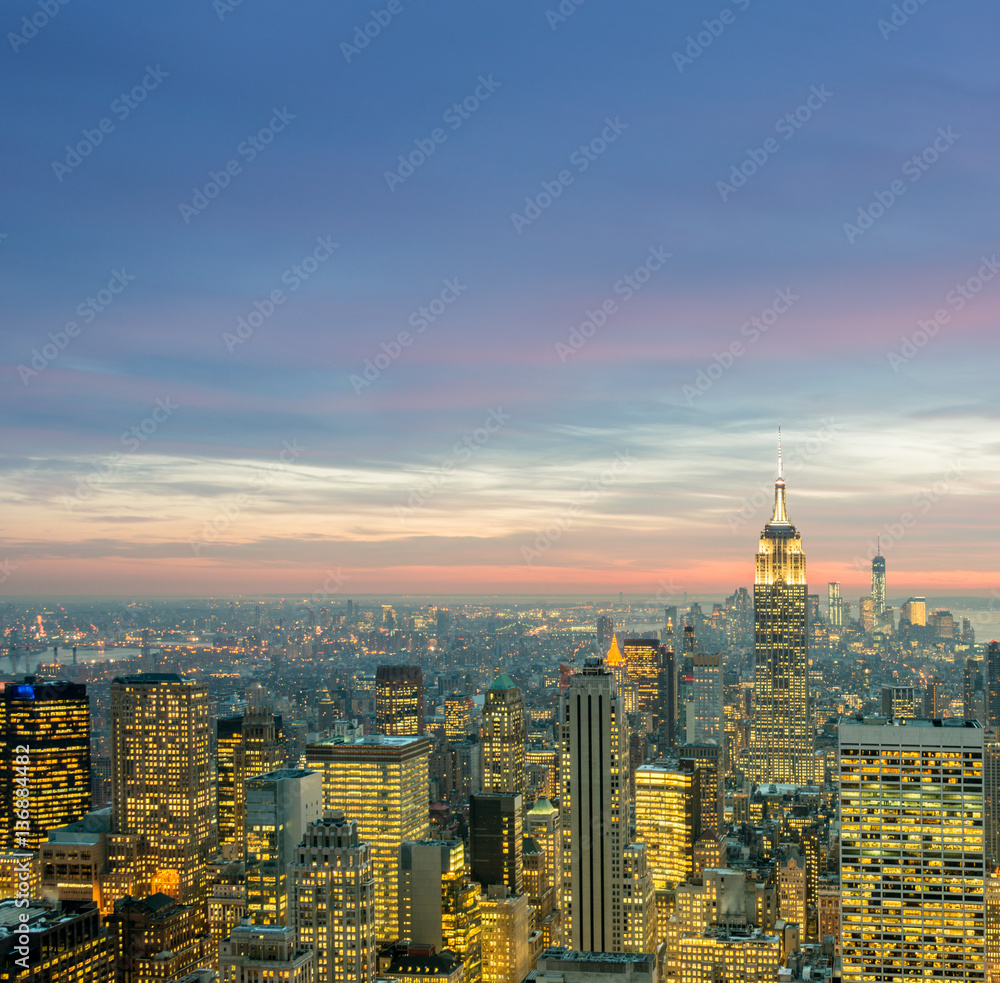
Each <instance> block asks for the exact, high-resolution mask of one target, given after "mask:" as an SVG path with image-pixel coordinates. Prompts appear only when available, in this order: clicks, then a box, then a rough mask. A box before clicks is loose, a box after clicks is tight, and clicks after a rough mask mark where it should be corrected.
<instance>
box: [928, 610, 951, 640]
mask: <svg viewBox="0 0 1000 983" xmlns="http://www.w3.org/2000/svg"><path fill="white" fill-rule="evenodd" d="M927 627H928V629H930V633H931V641H934V642H950V641H952V640H954V638H955V616H954V615H953V614H952V613H951V612H950V611H946V610H944V608H940V609H938V610H937V611H935V612H934V613H933V614H929V615H927Z"/></svg>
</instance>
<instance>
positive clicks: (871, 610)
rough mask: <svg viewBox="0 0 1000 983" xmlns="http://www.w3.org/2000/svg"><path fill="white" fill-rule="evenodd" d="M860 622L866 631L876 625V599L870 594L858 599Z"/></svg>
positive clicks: (862, 628)
mask: <svg viewBox="0 0 1000 983" xmlns="http://www.w3.org/2000/svg"><path fill="white" fill-rule="evenodd" d="M858 622H859V623H860V625H861V630H862V631H863V632H865V633H868V632H870V631H871V630H872V629H873V628H874V627H875V599H874V598H873V597H871V596H870V595H869V596H868V597H862V598H859V599H858Z"/></svg>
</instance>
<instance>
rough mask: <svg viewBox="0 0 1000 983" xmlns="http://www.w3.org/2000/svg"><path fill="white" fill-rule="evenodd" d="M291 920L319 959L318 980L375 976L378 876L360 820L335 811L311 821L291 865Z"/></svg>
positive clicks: (352, 982)
mask: <svg viewBox="0 0 1000 983" xmlns="http://www.w3.org/2000/svg"><path fill="white" fill-rule="evenodd" d="M288 922H289V925H291V926H292V927H293V928H294V929H295V935H296V938H297V940H298V943H299V945H300V946H301V947H302V948H304V949H310V950H312V952H313V955H314V957H315V960H316V981H317V983H372V981H373V980H374V978H375V955H376V947H375V941H376V940H375V880H374V874H373V869H372V858H371V851H370V850H369V848H368V844H367V843H363V842H362V841H361V840H360V839H359V837H358V824H357V823H356V822H354V821H353V820H348V819H345V818H344V814H343V813H342V812H335V813H331V814H330V816H329V817H328V818H326V819H319V820H317V821H315V822H312V823H310V824H309V825H308V827H307V828H306V831H305V835H304V837H303V839H302V843H301V844H300V845H299V846H298V848H297V850H296V857H295V859H294V860H293V861H292V863H291V864H290V865H289V867H288Z"/></svg>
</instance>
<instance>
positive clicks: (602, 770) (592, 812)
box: [560, 658, 631, 952]
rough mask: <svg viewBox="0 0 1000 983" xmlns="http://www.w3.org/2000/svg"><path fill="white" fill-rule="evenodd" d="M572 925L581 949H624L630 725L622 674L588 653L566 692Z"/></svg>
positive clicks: (566, 835)
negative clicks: (621, 689)
mask: <svg viewBox="0 0 1000 983" xmlns="http://www.w3.org/2000/svg"><path fill="white" fill-rule="evenodd" d="M560 726H561V731H562V745H563V754H564V763H563V767H562V786H563V794H562V799H561V801H560V807H561V809H562V814H563V842H564V846H565V849H566V853H565V856H564V861H563V876H564V879H565V880H566V881H567V883H566V890H565V892H564V908H563V917H564V924H565V922H567V921H568V923H569V932H568V935H569V938H570V940H571V946H572V948H573V949H579V950H585V951H591V952H595V951H597V952H623V951H626V946H627V944H628V938H627V936H628V934H629V933H628V931H627V926H626V924H625V919H624V908H623V903H622V898H623V891H622V888H623V876H624V851H625V848H626V847H627V846H628V845H629V822H630V807H631V798H630V790H629V784H630V783H629V727H628V718H627V717H626V715H625V709H624V706H623V703H622V700H621V697H620V696H619V695H618V690H617V687H616V685H615V680H614V676H613V675H612V674H611V672H609V671H608V670H607V669H606V668H605V667H604V665H603V664H602V663H601V661H600V660H599V659H593V658H591V659H587V660H586V663H585V665H584V667H583V671H582V672H579V673H576V674H575V675H573V676H571V677H570V684H569V687H568V688H567V690H566V692H565V693H564V694H563V698H562V712H561V725H560Z"/></svg>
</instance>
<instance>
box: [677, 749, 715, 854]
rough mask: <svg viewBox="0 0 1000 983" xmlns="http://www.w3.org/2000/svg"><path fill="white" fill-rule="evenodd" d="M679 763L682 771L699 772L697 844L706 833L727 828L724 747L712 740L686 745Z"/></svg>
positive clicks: (679, 751)
mask: <svg viewBox="0 0 1000 983" xmlns="http://www.w3.org/2000/svg"><path fill="white" fill-rule="evenodd" d="M677 763H678V765H679V767H680V769H681V771H691V772H694V773H695V784H694V786H693V787H694V793H695V811H696V817H695V828H694V839H695V841H697V840H698V839H700V838H701V837H702V836H704V835H705V834H706V833H712V832H718V831H720V830H721V829H722V828H723V825H724V822H723V821H724V819H725V816H726V799H725V776H724V775H723V770H722V764H723V761H722V748H720V747H719V745H718V744H716V743H714V742H712V741H708V742H698V743H694V744H682V745H681V746H680V748H679V749H678V751H677Z"/></svg>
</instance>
